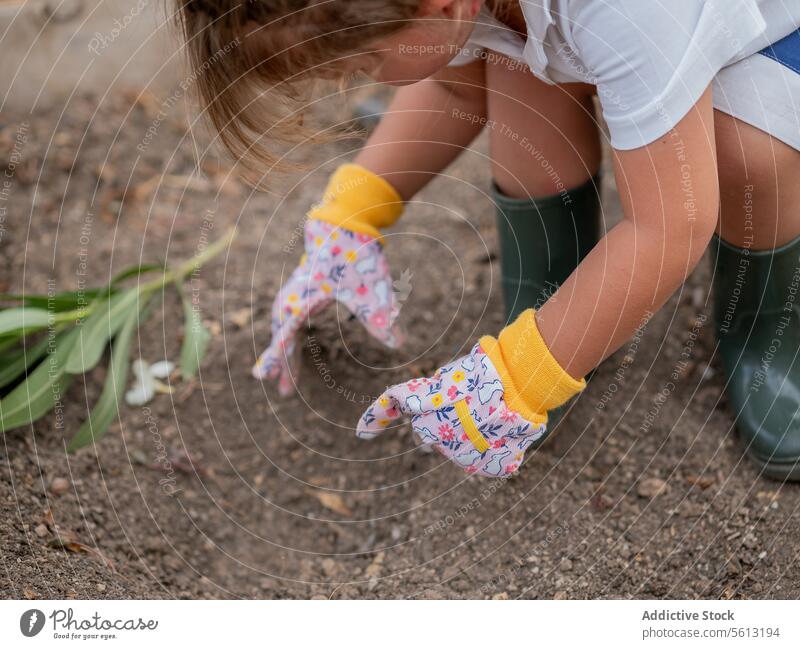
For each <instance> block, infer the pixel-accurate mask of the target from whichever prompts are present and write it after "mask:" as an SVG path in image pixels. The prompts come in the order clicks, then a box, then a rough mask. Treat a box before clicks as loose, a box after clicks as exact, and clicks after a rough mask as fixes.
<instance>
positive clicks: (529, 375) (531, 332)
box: [480, 309, 586, 424]
mask: <svg viewBox="0 0 800 649" xmlns="http://www.w3.org/2000/svg"><path fill="white" fill-rule="evenodd" d="M480 343H481V347H482V348H483V351H485V352H486V354H487V355H488V356H489V358H490V359H491V361H492V363H494V366H495V368H496V369H497V372H498V374H499V375H500V380H501V381H502V382H503V388H504V389H505V400H506V404H508V407H509V408H511V409H512V410H514V411H515V412H517V413H519V414H520V415H522V416H523V417H524V418H525V419H527V420H528V421H530V422H532V423H535V424H543V423H546V422H547V411H548V410H552V409H553V408H557V407H558V406H560V405H561V404H563V403H565V402H566V401H568V400H569V399H570V398H572V397H573V396H575V395H576V394H578V393H579V392H580V391H581V390H583V388H585V387H586V381H585V380H584V379H581V380H580V381H577V380H575V379H574V378H572V377H571V376H570V375H569V374H567V373H566V372H565V371H564V369H563V368H562V367H561V366H560V365H559V364H558V361H557V360H556V359H555V358H553V355H552V354H551V353H550V350H549V349H547V345H546V344H545V342H544V340H543V339H542V335H541V334H540V333H539V327H538V326H537V324H536V312H535V311H534V310H533V309H528V310H527V311H523V312H522V313H521V314H520V316H519V317H518V318H517V319H516V320H515V321H514V322H513V323H511V324H510V325H508V326H507V327H506V328H505V329H503V331H501V332H500V335H499V336H498V337H497V338H493V337H492V336H484V337H483V338H481V340H480Z"/></svg>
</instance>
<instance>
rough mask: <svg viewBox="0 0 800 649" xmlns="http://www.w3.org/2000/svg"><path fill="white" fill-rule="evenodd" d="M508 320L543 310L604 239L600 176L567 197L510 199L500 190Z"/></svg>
mask: <svg viewBox="0 0 800 649" xmlns="http://www.w3.org/2000/svg"><path fill="white" fill-rule="evenodd" d="M493 198H494V201H495V204H496V205H497V233H498V239H499V241H500V255H501V259H500V267H501V271H502V283H503V299H504V301H505V309H506V321H507V322H511V321H513V320H515V319H516V317H517V316H518V315H519V314H520V313H522V312H523V311H524V310H525V309H528V308H531V307H534V308H537V309H538V308H539V307H540V306H542V305H543V304H544V303H545V302H546V301H547V299H548V298H549V297H550V296H551V295H552V294H553V293H555V291H556V289H558V287H559V286H560V285H561V284H562V283H563V282H564V280H565V279H567V277H569V276H570V274H572V271H574V270H575V269H576V268H577V267H578V264H579V263H580V262H581V260H582V259H583V258H584V257H585V256H586V255H587V254H589V251H590V250H591V249H592V248H594V246H595V244H596V243H597V242H598V241H599V240H600V182H599V179H598V178H597V177H595V178H592V179H591V180H589V181H587V182H586V183H585V184H583V185H581V186H580V187H576V188H575V189H571V190H569V191H568V192H566V193H564V194H555V195H553V196H545V197H544V198H535V199H518V198H509V197H508V196H504V195H503V194H502V193H500V190H499V189H498V188H497V187H496V186H495V187H494V189H493Z"/></svg>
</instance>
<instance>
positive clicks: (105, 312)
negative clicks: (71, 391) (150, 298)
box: [66, 288, 139, 374]
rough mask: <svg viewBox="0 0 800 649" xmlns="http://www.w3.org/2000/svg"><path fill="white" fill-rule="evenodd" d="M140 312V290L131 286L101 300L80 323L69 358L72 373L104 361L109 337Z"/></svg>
mask: <svg viewBox="0 0 800 649" xmlns="http://www.w3.org/2000/svg"><path fill="white" fill-rule="evenodd" d="M138 313H139V290H138V289H135V288H131V289H128V290H126V291H124V292H122V293H118V294H117V295H114V296H113V297H112V298H111V299H110V300H104V301H103V302H98V303H97V304H96V306H93V307H92V315H90V316H89V317H88V318H87V319H86V320H85V321H84V322H83V324H81V325H79V326H78V338H77V342H76V344H75V347H74V348H73V349H72V351H71V352H70V355H69V357H68V358H67V367H66V370H67V372H68V373H69V374H83V373H85V372H87V371H89V370H90V369H92V368H93V367H94V366H95V365H97V364H98V363H99V362H100V358H102V356H103V350H105V348H106V345H107V344H108V341H109V340H111V339H112V338H113V337H114V336H115V335H116V334H117V332H118V331H119V330H120V328H121V327H122V326H123V325H124V324H125V322H127V321H128V320H130V319H134V320H135V319H136V317H137V315H138Z"/></svg>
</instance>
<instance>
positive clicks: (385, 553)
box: [0, 94, 800, 599]
mask: <svg viewBox="0 0 800 649" xmlns="http://www.w3.org/2000/svg"><path fill="white" fill-rule="evenodd" d="M96 103H97V102H96V100H95V99H93V98H91V97H76V98H73V99H72V100H71V102H70V105H69V106H68V109H67V110H66V111H65V112H64V113H63V114H62V113H61V111H60V110H59V111H53V112H47V113H42V114H34V115H19V114H11V113H0V142H2V144H0V152H2V155H5V156H6V158H7V160H5V161H3V160H0V166H5V167H9V165H10V167H9V168H13V173H11V174H10V175H11V176H12V179H11V184H10V186H9V191H8V193H7V195H6V197H5V199H4V201H5V205H6V207H7V208H8V209H7V213H6V214H5V215H4V218H3V220H2V221H0V237H1V239H0V290H13V291H22V290H26V291H38V292H45V291H47V290H48V281H49V280H51V279H52V280H55V285H56V286H57V287H58V288H59V289H69V288H75V287H76V283H77V282H78V281H79V280H80V277H81V275H80V269H81V268H82V265H81V264H82V263H84V262H85V263H86V264H87V265H88V269H89V270H88V273H87V274H86V279H87V281H88V283H89V284H97V285H99V284H101V283H102V282H103V281H104V280H105V279H106V278H107V277H108V276H109V275H110V273H112V272H113V271H114V270H118V269H120V268H123V267H124V266H126V265H128V264H130V263H134V262H136V261H137V260H138V259H140V258H141V259H142V260H143V261H156V260H159V259H165V258H166V259H167V260H168V261H172V262H175V261H179V260H183V259H186V258H188V257H189V256H191V255H192V254H194V253H195V252H196V251H197V249H198V247H200V246H202V243H203V241H204V240H205V239H208V240H213V239H215V238H217V237H218V236H221V235H222V234H223V232H224V231H225V230H226V229H227V228H228V227H229V226H231V225H233V224H237V225H238V227H239V229H240V235H239V237H238V239H237V241H236V243H235V245H234V247H233V249H232V250H231V253H230V254H229V255H227V256H223V257H220V258H218V259H217V260H215V261H214V262H213V263H211V264H209V265H208V266H207V267H205V268H204V269H203V270H202V272H201V273H200V274H199V276H198V277H197V278H196V279H197V281H196V282H195V283H194V284H193V285H192V288H193V289H194V290H195V292H196V294H197V295H198V297H199V299H200V301H201V303H202V305H203V308H204V312H205V317H206V318H207V320H208V321H209V322H211V324H212V328H213V329H214V332H215V336H214V338H213V341H212V343H211V347H210V351H209V354H208V357H207V359H206V361H205V363H204V365H203V367H202V372H201V376H200V378H199V380H197V381H194V382H192V383H190V384H185V383H180V382H178V383H177V384H176V385H175V393H174V394H172V395H158V396H157V397H156V399H155V400H154V401H153V402H152V403H151V404H149V406H148V407H147V408H131V407H128V406H123V408H122V411H121V418H120V420H119V421H118V422H117V423H116V424H114V425H113V426H112V429H111V431H110V432H109V433H108V435H107V436H106V437H105V438H104V439H103V440H102V441H101V442H100V443H98V444H97V446H96V448H94V449H86V450H83V451H80V452H78V453H77V454H74V455H68V454H67V453H66V451H65V441H66V440H68V439H69V438H70V437H71V435H72V434H73V433H74V432H75V430H76V429H77V427H78V426H79V425H80V422H81V421H82V419H83V417H84V416H85V414H86V403H87V399H88V400H89V402H90V403H91V401H92V400H93V399H95V398H96V397H97V395H98V394H99V391H100V388H101V386H102V374H103V371H102V370H96V371H94V372H93V373H92V374H91V375H89V376H88V377H87V379H86V381H85V382H82V381H77V382H75V383H74V384H73V385H72V387H71V388H70V390H69V392H68V394H67V395H66V397H67V398H66V400H65V404H64V409H63V412H62V413H60V415H59V417H56V415H51V416H48V417H46V418H45V419H43V420H41V421H40V422H38V423H36V424H35V425H34V426H33V427H29V428H25V429H18V430H13V431H10V432H8V433H6V434H5V437H4V443H3V445H2V447H0V560H1V561H2V570H1V571H0V593H1V594H2V596H3V597H7V598H172V597H177V598H311V597H314V598H334V599H339V598H399V597H402V598H497V599H503V598H629V597H641V598H683V597H688V598H697V597H703V598H793V597H798V596H800V566H799V565H798V561H797V558H798V557H797V553H798V550H800V519H799V518H798V506H800V488H798V487H797V486H794V485H782V484H780V483H776V482H772V481H769V480H766V479H763V478H760V477H759V475H758V474H757V471H756V470H754V468H753V467H752V466H750V464H748V462H747V461H746V460H745V459H744V458H743V449H742V447H741V445H740V443H739V441H738V440H737V438H736V435H735V432H734V430H733V422H732V418H731V415H730V414H729V412H728V411H727V410H726V407H725V399H724V397H723V396H722V385H723V381H722V377H721V374H720V371H719V365H718V361H717V359H716V358H715V356H714V343H713V336H712V335H711V324H710V309H709V304H708V301H707V300H708V290H707V284H708V278H709V270H708V267H707V264H705V263H704V264H702V265H701V267H700V268H699V269H698V270H697V271H696V272H695V273H694V275H693V276H692V278H691V279H690V281H689V282H688V284H687V286H686V287H685V288H684V290H683V291H681V292H680V293H679V294H678V295H676V296H675V297H674V298H673V299H672V300H670V302H669V304H668V305H667V307H665V308H664V309H663V310H662V311H661V312H660V313H658V314H657V315H656V316H655V317H654V318H653V319H652V321H651V322H649V324H647V326H646V327H644V328H643V330H642V331H641V335H640V336H637V338H636V339H635V340H634V341H632V342H631V343H630V344H629V345H626V346H625V347H624V348H623V349H622V350H621V351H620V352H618V353H617V354H615V355H614V356H613V357H612V358H611V359H610V360H609V361H608V362H606V363H605V364H604V365H603V366H602V367H601V368H600V370H599V371H598V372H597V374H596V375H595V377H594V378H593V380H592V381H591V383H590V385H589V387H588V389H587V390H586V391H585V393H583V394H582V395H581V396H580V398H579V399H578V400H577V401H576V402H575V403H574V404H573V407H572V409H571V412H570V414H569V415H568V417H566V418H565V419H564V420H563V421H562V422H561V423H560V424H559V425H558V426H557V428H556V430H555V434H554V437H553V438H552V439H551V440H550V441H549V442H548V443H546V444H545V445H544V446H543V447H542V448H541V449H539V450H538V451H536V452H535V453H534V454H532V455H531V456H530V457H529V459H528V460H527V462H526V464H525V466H524V467H523V469H522V470H521V471H520V474H519V475H518V476H517V477H514V478H512V479H509V480H504V481H495V482H491V481H486V480H481V479H474V478H471V479H466V478H465V475H464V474H462V473H461V472H460V471H458V470H457V469H455V468H454V467H453V466H451V465H449V464H446V463H444V462H443V460H442V459H441V457H440V456H438V455H437V454H430V453H425V452H422V451H421V450H416V449H415V448H414V447H413V444H412V439H411V435H410V432H409V431H408V427H407V426H406V427H404V428H402V432H398V433H392V434H389V435H386V436H384V437H382V438H380V439H379V440H376V441H373V442H363V441H359V440H358V439H356V438H355V437H354V434H353V426H354V424H355V422H356V421H357V419H358V416H359V414H360V412H361V411H362V410H363V409H364V408H365V407H366V404H367V403H368V402H369V400H370V399H371V398H372V397H374V396H375V395H377V394H378V393H380V392H381V390H382V388H383V387H384V386H385V385H387V384H391V383H394V382H397V381H399V380H401V379H405V378H408V377H409V376H410V375H412V374H415V373H416V374H424V373H428V372H430V371H432V370H433V369H434V368H435V367H436V366H438V365H439V364H442V363H444V362H446V361H448V360H449V359H451V358H454V357H456V356H457V355H459V354H462V353H464V352H465V351H466V350H468V349H469V347H470V346H471V344H472V342H473V341H474V340H475V338H476V336H477V335H479V334H480V333H483V332H493V331H496V330H498V329H499V327H500V326H501V304H500V293H499V290H498V289H499V285H498V279H499V273H498V266H497V263H496V259H497V244H496V237H495V232H494V215H493V209H492V205H491V203H490V201H489V199H488V197H487V191H488V188H489V180H490V179H489V173H488V169H487V166H486V164H485V158H484V157H483V153H482V152H484V151H485V148H486V147H485V142H483V141H481V142H479V143H478V145H477V146H476V147H475V150H474V151H470V152H467V153H465V154H464V155H463V156H462V158H461V159H460V160H459V161H458V162H457V163H456V164H455V165H454V166H453V167H452V168H451V169H449V170H448V173H447V174H445V175H444V176H443V177H441V178H439V179H437V180H436V181H434V182H433V183H432V184H431V185H430V186H429V187H428V188H427V189H426V190H425V191H424V192H423V193H422V195H421V196H420V197H419V199H418V200H417V201H415V203H414V204H413V205H412V206H411V207H410V208H409V210H408V212H407V214H406V216H405V217H404V219H403V220H402V221H401V223H400V224H399V225H398V226H397V227H396V228H395V229H394V230H393V232H394V233H396V234H393V235H392V236H391V238H390V240H389V246H388V249H387V254H388V257H389V260H390V263H391V265H392V268H393V270H394V272H395V274H396V275H398V276H399V274H400V273H401V272H402V271H403V270H405V269H409V270H410V271H411V272H412V273H413V277H412V279H411V283H412V286H413V288H412V292H411V294H410V297H409V299H408V300H407V302H406V303H405V304H404V306H403V310H402V313H401V318H402V321H403V323H404V324H405V326H406V327H407V329H408V330H409V331H410V332H411V334H412V335H411V337H410V343H409V345H408V348H407V349H404V350H402V351H401V352H388V351H386V350H385V349H383V348H381V347H380V346H379V345H378V344H377V343H374V342H372V341H371V340H370V339H369V338H368V336H367V335H366V334H365V333H364V332H363V331H362V330H361V329H360V327H359V326H358V325H356V324H355V323H350V322H347V320H346V317H345V314H344V313H339V315H341V316H343V317H342V318H341V319H340V318H337V313H336V312H335V310H331V311H329V312H327V313H325V314H324V315H321V316H319V317H318V318H317V319H316V320H315V322H314V325H313V328H312V329H311V330H309V331H308V332H307V339H306V340H305V341H304V352H303V367H302V381H301V386H300V394H299V395H298V396H295V397H292V398H289V399H281V398H280V397H279V396H278V395H277V391H276V390H275V389H274V387H273V386H271V385H265V384H262V383H260V382H258V381H255V380H253V379H252V378H251V377H250V374H249V370H250V366H251V364H252V362H253V360H254V358H255V356H256V355H257V353H258V352H260V351H261V349H262V348H263V347H264V346H265V345H266V343H267V341H268V312H269V306H270V300H271V296H272V295H274V293H275V292H276V290H277V288H278V286H279V284H280V283H281V277H282V275H283V276H285V275H286V274H287V273H288V272H290V270H291V269H292V267H293V265H294V264H295V263H296V261H297V259H298V257H299V254H300V251H299V250H298V246H297V234H296V232H295V228H296V227H297V225H298V224H299V223H300V221H301V218H302V215H303V213H304V212H305V210H306V209H307V208H308V206H309V204H310V203H311V202H312V201H313V200H315V199H316V198H317V197H318V195H319V193H320V191H321V187H322V183H323V180H324V177H325V176H326V175H327V172H329V171H330V169H331V166H332V165H327V166H326V168H325V169H323V170H321V171H320V172H319V173H315V174H313V176H312V177H311V178H308V179H303V180H302V182H299V183H298V184H297V186H296V187H294V188H292V187H291V186H290V187H289V191H288V192H284V191H283V190H281V191H279V192H277V193H275V194H266V193H259V194H253V193H251V192H250V190H249V189H246V188H245V187H244V186H243V185H240V184H238V183H236V182H225V177H224V168H220V167H218V166H216V164H215V163H212V162H206V163H205V164H204V165H203V170H204V174H203V175H200V176H197V175H195V176H191V174H192V170H193V168H194V160H195V157H196V155H197V153H198V150H199V149H198V147H200V146H201V145H200V144H198V142H197V141H196V140H195V139H194V138H192V137H191V136H190V135H189V134H187V132H186V129H185V124H184V122H182V121H181V120H180V119H178V117H177V116H172V115H171V116H170V118H169V119H167V120H164V121H157V117H156V113H157V110H158V105H157V104H154V102H153V101H152V99H151V98H150V99H149V98H145V99H144V100H140V101H138V102H132V100H131V96H128V95H123V94H120V95H116V96H113V97H108V98H106V99H105V100H104V101H103V102H102V103H101V105H100V108H98V109H95V106H96ZM154 125H156V128H155V131H156V133H154V134H153V131H152V127H153V126H154ZM148 129H151V135H148ZM356 144H357V143H355V142H352V141H351V142H344V143H340V144H337V145H335V146H331V147H330V148H328V149H326V150H325V153H326V157H327V158H328V159H330V160H332V162H335V161H333V158H334V157H335V156H337V155H342V156H344V157H346V156H347V155H348V152H349V150H351V149H353V148H354V147H355V146H356ZM142 151H143V152H142ZM199 152H200V153H202V150H199ZM161 174H166V175H165V176H164V177H163V178H161ZM605 178H606V180H605V187H604V192H605V207H606V218H607V223H608V224H612V223H614V222H615V221H616V220H617V219H618V217H619V211H620V208H619V204H618V202H617V199H616V195H615V193H614V188H613V181H612V180H611V177H610V174H606V177H605ZM298 180H299V179H298ZM212 217H213V218H212ZM210 221H213V228H210V227H209V225H208V223H209V222H210ZM181 335H182V315H181V308H180V303H179V300H178V299H177V298H176V297H175V296H174V295H173V294H171V293H168V294H167V295H166V297H165V299H164V302H163V308H161V309H160V310H157V312H156V313H154V315H153V317H152V319H151V320H149V321H148V322H147V323H146V324H145V325H143V327H142V329H141V331H140V336H139V345H138V348H137V352H138V353H140V354H141V356H142V357H143V358H144V359H146V360H148V361H156V360H159V359H163V358H171V359H175V358H177V355H178V350H179V346H180V340H181ZM687 359H690V360H688V361H687ZM673 375H674V376H673ZM54 480H56V481H57V482H56V484H59V483H61V485H60V486H61V489H58V488H54V486H53V482H54ZM62 480H66V481H67V482H66V484H64V483H63V482H61V481H62ZM65 531H68V532H69V533H70V534H72V535H73V538H75V539H78V540H79V541H80V542H81V543H82V544H84V545H83V546H77V547H78V548H79V549H80V548H83V549H84V551H82V552H67V551H64V550H62V549H56V548H54V547H52V541H53V539H54V538H55V537H56V534H57V533H59V534H63V533H64V532H65Z"/></svg>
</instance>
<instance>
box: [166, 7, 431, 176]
mask: <svg viewBox="0 0 800 649" xmlns="http://www.w3.org/2000/svg"><path fill="white" fill-rule="evenodd" d="M177 2H178V8H179V10H178V12H177V16H178V20H179V24H180V26H181V28H182V31H183V36H184V38H185V40H186V48H187V53H188V59H189V64H190V66H191V68H192V70H193V75H194V76H195V79H194V84H193V85H194V87H195V89H196V92H197V94H198V96H199V99H200V103H201V105H202V106H203V108H204V109H205V111H206V113H207V116H208V119H209V121H210V124H211V126H212V127H213V128H214V130H215V131H217V132H218V133H219V136H220V139H221V141H222V144H223V145H224V147H225V148H226V149H227V150H228V152H229V153H230V154H231V155H232V156H233V157H234V159H235V160H236V161H237V162H238V164H240V166H241V168H242V171H243V172H244V173H245V175H246V176H247V177H248V178H249V179H250V180H251V181H255V182H258V180H257V179H258V178H260V177H263V175H264V173H265V172H267V171H268V170H269V169H271V168H274V167H275V166H276V164H277V163H278V159H279V155H278V154H277V153H276V149H275V148H274V145H275V144H278V145H291V144H297V143H299V142H302V141H304V140H305V139H307V138H309V137H313V129H311V128H309V127H308V126H307V125H306V126H304V125H303V119H302V115H300V114H299V110H298V109H299V108H300V107H301V106H302V105H303V97H304V96H305V95H306V93H305V91H304V90H305V89H306V88H307V85H308V82H309V81H310V80H311V79H313V78H320V77H331V76H341V68H342V64H341V61H342V59H345V58H347V57H348V56H352V55H354V54H360V53H362V52H364V49H363V48H364V47H365V46H366V44H368V43H370V42H372V41H374V40H376V39H379V38H381V37H383V36H386V35H388V34H391V33H394V32H395V31H397V30H399V29H401V28H402V27H404V26H406V25H407V24H408V23H409V22H410V21H411V20H413V18H414V16H415V15H416V14H417V12H418V10H419V6H420V4H421V2H422V0H177ZM262 96H263V99H262ZM267 141H268V142H269V144H266V142H267Z"/></svg>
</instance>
